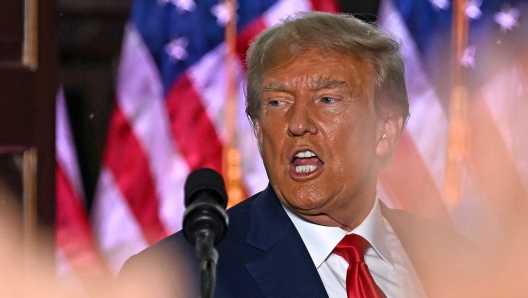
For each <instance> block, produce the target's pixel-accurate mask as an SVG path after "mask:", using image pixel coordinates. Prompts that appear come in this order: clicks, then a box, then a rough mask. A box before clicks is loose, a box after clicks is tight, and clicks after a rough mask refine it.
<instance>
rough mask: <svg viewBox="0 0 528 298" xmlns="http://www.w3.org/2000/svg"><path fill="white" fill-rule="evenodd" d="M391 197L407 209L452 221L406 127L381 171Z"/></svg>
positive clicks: (381, 179) (382, 181) (440, 219)
mask: <svg viewBox="0 0 528 298" xmlns="http://www.w3.org/2000/svg"><path fill="white" fill-rule="evenodd" d="M379 179H380V182H381V183H382V184H383V187H384V189H385V190H386V192H387V194H388V195H389V197H390V199H391V200H397V201H398V202H400V204H401V206H402V208H403V209H404V210H407V211H410V212H413V213H417V214H421V215H423V216H426V217H429V218H433V219H436V220H439V221H441V222H443V223H445V224H448V225H453V223H452V221H451V218H450V216H449V214H448V213H447V210H446V208H445V205H444V204H443V201H442V198H441V196H440V193H439V192H438V189H437V187H436V185H435V183H434V181H433V178H432V177H431V175H430V173H429V170H428V169H427V166H426V165H425V163H424V161H423V160H422V157H421V156H420V154H419V152H418V150H417V149H416V147H415V146H414V143H413V141H412V140H411V137H410V135H409V133H408V132H407V131H404V132H403V134H402V136H401V139H400V142H399V144H398V147H397V148H396V150H395V152H394V156H393V158H392V161H391V164H390V166H389V168H388V169H387V170H386V171H382V172H381V173H380V175H379Z"/></svg>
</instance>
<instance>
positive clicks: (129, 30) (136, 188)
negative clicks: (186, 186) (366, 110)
mask: <svg viewBox="0 0 528 298" xmlns="http://www.w3.org/2000/svg"><path fill="white" fill-rule="evenodd" d="M452 5H453V3H451V2H450V1H448V0H430V1H426V0H382V4H381V7H380V12H379V15H378V20H379V22H380V24H381V25H382V26H384V27H385V28H387V29H388V30H390V31H392V32H393V34H394V35H397V36H399V37H400V38H401V40H402V44H403V48H402V51H403V55H404V60H405V64H406V80H407V87H408V91H409V100H410V104H411V118H410V120H409V122H408V124H407V128H406V130H405V131H404V133H403V136H402V139H401V141H400V144H399V147H398V148H397V150H396V152H395V154H394V157H393V160H392V163H391V165H390V167H389V168H388V169H387V170H386V171H385V172H383V173H382V174H381V176H380V180H379V184H378V194H379V196H380V198H381V199H382V200H384V201H385V202H386V203H387V204H388V205H389V206H391V207H394V208H401V209H406V210H408V211H411V212H415V213H418V214H422V215H424V216H427V217H431V218H434V219H438V220H440V221H443V222H445V223H447V224H449V225H453V226H454V227H456V228H457V229H459V230H460V231H461V233H463V234H465V235H466V236H468V237H470V238H473V239H478V238H481V236H482V235H484V234H491V235H495V236H499V235H500V234H501V233H503V232H504V229H505V227H506V226H507V225H508V221H509V220H511V219H512V217H513V216H512V215H513V214H516V213H515V212H514V211H522V212H525V209H523V208H525V205H526V203H527V202H528V200H527V198H526V197H527V195H526V193H527V189H528V188H527V187H528V133H527V132H528V131H527V129H526V127H528V125H527V124H528V117H526V116H525V115H526V114H527V112H528V96H527V95H528V87H526V86H528V84H527V83H528V71H527V65H528V63H527V61H528V55H527V53H528V51H527V50H528V44H527V43H528V39H527V38H526V32H528V21H527V20H528V18H527V17H526V16H528V9H527V7H526V4H525V3H524V2H522V1H509V2H508V3H502V2H501V1H479V0H471V1H470V0H468V1H467V5H466V8H465V13H466V16H467V17H468V18H469V25H470V26H469V30H468V36H469V37H468V44H467V49H466V50H467V51H465V53H464V54H465V55H464V56H463V58H464V59H461V60H460V61H459V63H460V64H461V65H463V67H464V69H466V72H467V75H468V77H467V84H466V86H467V91H468V97H469V106H470V108H469V115H468V119H469V121H468V127H469V130H470V131H471V133H470V134H469V135H468V136H469V144H470V146H469V150H468V154H467V156H465V157H464V159H463V160H462V162H461V167H460V169H461V173H460V174H461V175H460V178H461V188H460V189H461V195H460V197H459V199H458V200H457V201H447V200H446V199H445V194H444V180H445V171H446V170H445V169H446V163H447V157H446V156H447V153H446V152H447V151H448V148H449V146H448V132H449V121H450V118H449V117H450V113H449V106H450V96H451V95H450V94H451V91H450V90H451V88H450V81H449V78H450V76H451V56H452V54H451V48H450V44H451V28H452V16H451V15H452ZM314 9H317V10H323V11H337V6H336V4H335V3H334V2H332V1H325V0H321V1H317V0H312V1H308V0H278V1H271V0H270V1H249V0H248V1H240V2H239V4H238V7H237V20H238V22H237V26H238V30H237V31H238V32H237V52H238V59H237V61H236V63H235V64H236V65H226V60H225V52H226V48H227V46H226V43H225V40H224V25H225V24H226V21H227V20H228V19H229V13H228V12H229V11H228V10H227V9H226V7H225V5H224V4H223V3H222V2H218V1H192V0H135V1H134V2H133V7H132V12H131V17H130V21H129V22H128V24H127V26H126V29H125V37H124V42H123V48H122V56H121V62H120V68H119V75H118V85H117V92H116V93H117V98H116V106H115V109H114V112H113V116H112V119H111V123H110V126H109V129H108V136H107V142H106V149H105V153H104V161H103V166H102V171H101V174H100V177H99V183H98V187H97V190H96V196H95V199H94V200H95V201H94V206H93V210H92V214H91V227H92V228H93V231H94V235H95V239H96V240H95V242H96V243H97V246H98V249H99V250H100V252H101V255H102V257H103V259H104V262H105V263H106V264H107V266H108V267H109V268H110V270H111V271H112V272H114V273H117V271H118V270H119V268H120V267H121V265H122V264H123V263H124V261H125V260H126V259H127V258H128V257H130V256H131V255H132V254H135V253H137V252H139V251H140V250H142V249H143V248H145V247H146V246H148V245H150V244H153V243H154V242H156V241H158V240H159V239H161V238H162V237H164V236H166V235H168V234H170V233H172V232H175V231H177V230H179V229H180V228H181V223H182V214H183V211H184V206H183V183H184V180H185V178H186V176H187V175H188V173H189V172H190V171H192V170H193V169H196V168H199V167H210V168H213V169H216V170H218V171H221V170H222V151H223V148H224V147H225V145H226V138H227V135H228V133H229V132H228V131H226V128H225V125H224V124H225V122H226V119H225V108H226V93H227V91H226V75H225V73H226V69H227V68H228V67H234V69H235V70H236V79H237V86H238V87H237V88H238V89H237V101H238V109H237V114H236V120H235V121H236V129H237V134H238V143H237V145H238V147H239V150H240V152H241V170H242V175H241V176H242V178H243V181H242V182H243V185H244V188H245V190H246V192H247V193H248V194H252V193H255V192H257V191H260V190H262V189H263V188H265V187H266V185H267V176H266V173H265V171H264V168H263V166H262V161H261V158H260V155H259V153H258V150H257V146H256V141H255V139H254V136H253V133H252V131H251V129H250V127H249V124H248V121H247V119H246V117H245V114H244V95H243V90H242V84H243V82H242V81H243V73H244V64H243V60H244V55H245V51H246V49H247V45H248V42H249V41H250V40H251V39H252V38H253V37H254V36H256V35H257V34H258V33H259V32H261V31H262V30H263V29H265V28H266V27H268V26H270V25H273V24H275V23H277V22H278V20H279V19H281V18H283V17H285V16H286V15H288V14H291V13H292V12H295V11H309V10H314ZM74 185H80V184H79V183H78V182H77V184H74ZM80 193H82V192H78V193H77V199H76V200H78V198H81V197H82V196H81V195H79V194H80ZM59 204H62V203H61V200H60V199H59ZM58 208H59V210H60V208H62V207H61V205H59V206H58ZM83 216H84V215H81V217H83ZM59 228H60V223H59ZM80 235H82V234H80ZM69 239H70V240H71V241H75V237H72V238H69ZM59 244H60V243H59ZM59 247H61V246H60V245H59ZM62 251H64V250H62ZM66 260H69V259H68V258H66Z"/></svg>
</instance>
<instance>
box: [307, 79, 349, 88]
mask: <svg viewBox="0 0 528 298" xmlns="http://www.w3.org/2000/svg"><path fill="white" fill-rule="evenodd" d="M311 85H312V88H314V89H334V88H335V89H346V87H347V86H348V83H347V82H345V81H340V80H335V79H330V78H324V77H320V78H317V79H315V80H313V82H312V84H311Z"/></svg>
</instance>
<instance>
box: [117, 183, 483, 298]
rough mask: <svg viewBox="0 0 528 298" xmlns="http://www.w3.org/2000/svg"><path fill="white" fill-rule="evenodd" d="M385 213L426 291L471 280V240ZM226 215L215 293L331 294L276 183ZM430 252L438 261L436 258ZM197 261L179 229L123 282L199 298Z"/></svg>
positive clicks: (128, 267) (137, 259) (128, 269)
mask: <svg viewBox="0 0 528 298" xmlns="http://www.w3.org/2000/svg"><path fill="white" fill-rule="evenodd" d="M382 213H383V215H384V217H385V218H386V219H387V220H388V221H389V222H390V223H391V225H392V226H393V228H394V230H395V232H396V233H397V235H398V237H399V238H400V241H401V242H402V244H403V245H404V248H405V249H406V252H407V254H408V255H409V257H410V259H411V261H412V263H413V266H415V270H416V271H417V273H418V275H419V276H420V279H421V282H422V284H423V286H424V288H425V289H426V291H427V293H428V296H430V297H435V296H438V297H440V296H444V294H446V295H445V296H446V297H447V295H448V293H449V290H447V288H446V287H447V286H448V285H447V284H446V282H448V283H449V282H450V283H451V284H450V285H449V287H453V286H456V285H454V284H452V282H453V280H455V283H459V282H462V279H461V278H465V277H467V272H465V271H466V269H468V268H466V266H465V265H463V264H460V262H461V261H462V262H465V259H466V258H467V257H468V255H467V253H469V254H472V253H473V251H471V249H470V244H469V243H466V241H464V240H463V239H462V238H460V237H458V236H456V235H455V234H453V233H451V232H448V231H447V230H446V229H444V228H443V227H440V226H439V225H436V224H430V223H427V224H424V221H423V220H421V219H417V218H416V217H415V216H413V215H410V214H408V213H405V212H403V211H397V210H390V209H388V208H387V207H385V206H384V205H382ZM228 215H229V227H228V231H227V233H226V236H225V238H224V240H222V242H221V243H219V244H218V245H217V246H216V248H217V250H218V253H219V256H220V257H219V261H218V267H217V281H216V289H215V297H244V298H245V297H288V298H293V297H328V296H327V293H326V290H325V288H324V286H323V283H322V281H321V279H320V277H319V274H318V273H317V269H316V268H315V266H314V263H313V261H312V259H311V257H310V255H309V253H308V250H307V249H306V247H305V245H304V243H303V241H302V239H301V237H300V235H299V233H298V232H297V229H296V228H295V226H294V225H293V223H292V222H291V220H290V219H289V217H288V216H287V214H286V212H285V211H284V209H283V207H282V205H281V203H280V201H279V199H278V198H277V196H276V194H275V193H274V191H273V190H272V188H271V187H269V186H268V188H266V189H265V190H264V191H263V192H261V193H259V194H256V195H254V196H252V197H251V198H249V199H247V200H245V201H243V202H242V203H240V204H238V205H236V206H234V207H232V208H230V209H229V210H228ZM431 235H434V237H429V236H431ZM446 235H448V236H446ZM431 239H432V240H431ZM455 241H456V242H455ZM446 242H447V243H446ZM454 243H457V244H456V247H457V249H456V250H455V251H457V255H460V254H459V253H458V252H462V256H463V257H462V258H453V257H454V255H453V253H452V252H450V250H449V249H446V246H451V245H453V244H454ZM446 244H447V245H446ZM464 252H465V253H464ZM431 253H434V254H435V256H437V257H438V258H431ZM435 259H438V260H436V261H435ZM198 266H199V265H198V263H197V261H196V257H195V252H194V247H192V246H191V245H190V244H189V243H188V242H187V241H186V239H185V238H184V236H183V234H182V233H181V232H178V233H176V234H173V235H171V236H169V237H167V238H165V239H163V240H162V241H160V242H158V243H157V244H155V245H153V246H151V247H149V248H147V249H146V250H144V251H142V252H141V253H139V254H137V255H135V256H133V257H132V258H130V259H129V260H128V261H127V262H126V263H125V265H124V266H123V268H122V270H121V273H120V279H121V280H122V281H124V282H129V283H132V284H134V285H135V286H136V287H138V286H139V285H141V290H143V292H141V291H139V290H138V291H137V292H135V294H138V296H142V295H140V294H139V293H148V296H149V297H199V287H198V284H199V283H198V282H199V275H198V272H199V269H198V268H199V267H198ZM461 285H464V284H461ZM454 292H455V293H457V296H459V295H458V294H461V292H460V291H458V290H457V291H454ZM146 295H147V294H146Z"/></svg>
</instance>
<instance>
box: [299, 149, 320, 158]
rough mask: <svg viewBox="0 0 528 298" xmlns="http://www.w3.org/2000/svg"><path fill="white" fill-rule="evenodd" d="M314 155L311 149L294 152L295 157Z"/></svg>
mask: <svg viewBox="0 0 528 298" xmlns="http://www.w3.org/2000/svg"><path fill="white" fill-rule="evenodd" d="M314 156H315V153H313V152H312V151H309V150H306V151H303V152H299V153H297V154H295V157H297V158H309V157H314Z"/></svg>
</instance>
